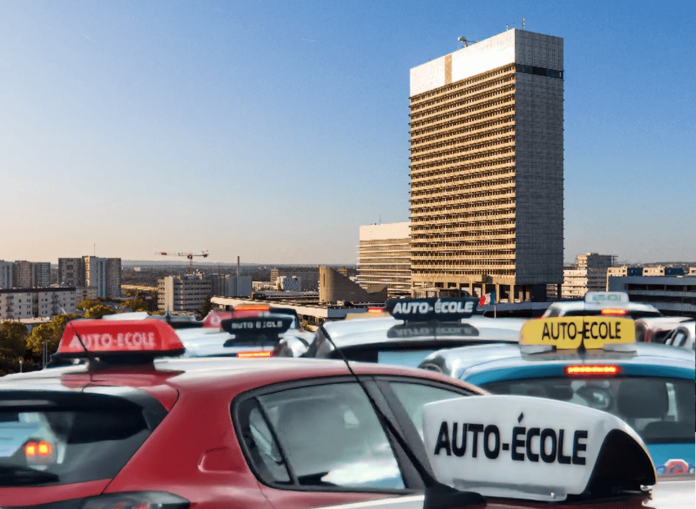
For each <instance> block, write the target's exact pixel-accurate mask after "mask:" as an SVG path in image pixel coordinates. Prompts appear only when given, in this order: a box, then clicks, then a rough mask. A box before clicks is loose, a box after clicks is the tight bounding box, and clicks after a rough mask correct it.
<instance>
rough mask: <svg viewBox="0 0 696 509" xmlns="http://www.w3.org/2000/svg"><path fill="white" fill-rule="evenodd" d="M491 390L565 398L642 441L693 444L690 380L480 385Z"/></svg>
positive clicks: (537, 381) (560, 380)
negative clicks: (615, 421) (615, 420)
mask: <svg viewBox="0 0 696 509" xmlns="http://www.w3.org/2000/svg"><path fill="white" fill-rule="evenodd" d="M482 387H483V388H484V389H487V390H489V391H491V392H492V393H494V394H515V395H523V396H537V397H542V398H550V399H557V400H561V401H568V402H570V403H576V404H579V405H583V406H587V407H591V408H596V409H598V410H602V411H604V412H609V413H610V414H613V415H615V416H617V417H619V418H621V419H622V420H624V421H626V422H627V423H628V424H629V425H630V426H631V427H633V429H635V430H636V431H637V432H638V434H639V435H640V436H641V437H642V438H643V440H644V441H645V443H647V444H652V443H671V442H691V443H693V442H694V406H695V405H694V403H695V401H696V400H695V398H694V381H693V380H680V379H672V378H603V379H589V378H588V379H584V380H577V379H569V378H537V379H525V380H506V381H504V382H494V383H490V384H485V385H483V386H482Z"/></svg>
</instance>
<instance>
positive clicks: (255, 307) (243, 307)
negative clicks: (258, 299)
mask: <svg viewBox="0 0 696 509" xmlns="http://www.w3.org/2000/svg"><path fill="white" fill-rule="evenodd" d="M234 310H235V311H270V310H271V307H270V306H268V305H265V304H240V305H239V306H235V308H234Z"/></svg>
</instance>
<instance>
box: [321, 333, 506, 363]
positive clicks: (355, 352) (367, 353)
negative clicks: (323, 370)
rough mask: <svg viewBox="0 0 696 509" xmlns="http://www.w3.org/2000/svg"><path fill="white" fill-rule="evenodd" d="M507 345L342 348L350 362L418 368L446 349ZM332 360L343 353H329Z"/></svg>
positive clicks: (472, 342)
mask: <svg viewBox="0 0 696 509" xmlns="http://www.w3.org/2000/svg"><path fill="white" fill-rule="evenodd" d="M495 343H505V341H504V340H500V341H496V340H475V339H473V340H472V339H465V340H451V339H443V340H439V339H438V340H423V341H406V342H399V341H390V342H380V343H376V344H367V345H359V346H349V347H345V348H341V353H343V355H344V356H345V357H346V359H348V360H349V361H356V362H379V363H383V364H397V365H399V366H411V367H418V365H419V364H420V363H421V362H422V360H423V359H425V358H426V357H427V356H428V355H430V354H431V353H433V352H436V351H437V350H442V349H445V348H457V347H463V346H474V345H484V344H485V345H491V344H495ZM329 353H330V354H331V358H334V359H340V358H341V353H339V352H336V351H331V352H329Z"/></svg>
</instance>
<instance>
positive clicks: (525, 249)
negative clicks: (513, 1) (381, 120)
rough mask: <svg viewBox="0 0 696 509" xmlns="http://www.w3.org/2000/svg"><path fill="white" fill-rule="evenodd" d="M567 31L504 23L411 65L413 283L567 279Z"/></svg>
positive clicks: (515, 284) (534, 288)
mask: <svg viewBox="0 0 696 509" xmlns="http://www.w3.org/2000/svg"><path fill="white" fill-rule="evenodd" d="M563 72H564V66H563V39H561V38H559V37H553V36H548V35H543V34H537V33H533V32H527V31H524V30H510V31H506V32H503V33H502V34H499V35H496V36H494V37H491V38H489V39H486V40H484V41H481V42H479V43H477V44H473V45H471V46H469V47H466V48H462V49H460V50H458V51H455V52H454V53H451V54H449V55H445V56H443V57H440V58H437V59H435V60H432V61H430V62H428V63H426V64H423V65H421V66H418V67H416V68H414V69H411V79H410V82H411V90H410V95H411V97H410V102H411V106H410V108H411V115H410V117H411V122H410V126H411V166H410V167H411V174H410V175H411V209H410V210H411V278H412V282H413V286H414V287H433V288H443V289H450V288H458V289H466V290H468V291H469V292H470V293H471V294H478V293H486V292H489V291H490V290H493V289H496V291H497V295H498V296H499V298H503V299H507V300H509V301H513V300H522V299H525V300H530V299H531V300H545V298H546V285H547V284H560V283H561V282H562V281H563Z"/></svg>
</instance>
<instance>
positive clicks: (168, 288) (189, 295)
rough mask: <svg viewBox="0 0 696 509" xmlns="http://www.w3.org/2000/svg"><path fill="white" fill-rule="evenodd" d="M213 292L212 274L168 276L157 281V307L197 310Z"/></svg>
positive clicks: (164, 309) (161, 308)
mask: <svg viewBox="0 0 696 509" xmlns="http://www.w3.org/2000/svg"><path fill="white" fill-rule="evenodd" d="M212 294H213V280H212V278H211V277H210V276H203V275H201V274H195V275H190V274H189V275H187V276H167V277H165V278H163V279H159V280H158V281H157V307H158V308H159V309H160V310H161V311H167V310H169V311H172V312H177V311H179V312H180V311H197V310H199V309H201V308H202V307H203V305H204V304H205V301H206V299H208V297H211V296H212Z"/></svg>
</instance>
